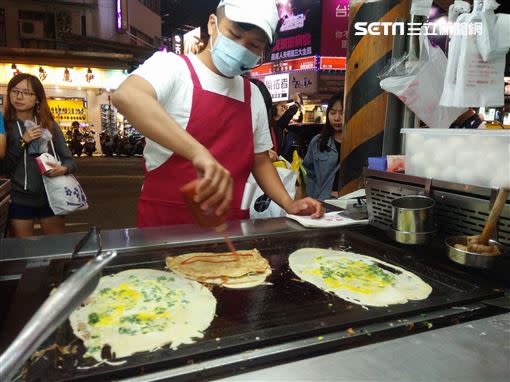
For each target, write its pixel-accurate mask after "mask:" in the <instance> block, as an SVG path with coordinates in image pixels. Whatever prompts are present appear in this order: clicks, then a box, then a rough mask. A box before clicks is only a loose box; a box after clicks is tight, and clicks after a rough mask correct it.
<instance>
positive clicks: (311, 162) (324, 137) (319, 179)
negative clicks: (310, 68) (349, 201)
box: [303, 94, 344, 201]
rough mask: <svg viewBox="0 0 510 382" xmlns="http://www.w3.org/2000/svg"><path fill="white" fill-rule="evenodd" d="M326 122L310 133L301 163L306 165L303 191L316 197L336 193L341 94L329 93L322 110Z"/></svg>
mask: <svg viewBox="0 0 510 382" xmlns="http://www.w3.org/2000/svg"><path fill="white" fill-rule="evenodd" d="M326 116H327V118H326V124H325V125H324V127H323V128H322V131H321V133H320V134H319V135H316V136H315V137H313V139H312V141H311V142H310V145H309V146H308V151H307V153H306V156H305V159H304V161H303V167H304V168H305V169H306V192H307V194H308V195H309V196H310V197H312V198H316V199H319V200H322V201H323V200H325V199H329V198H331V197H332V196H338V176H339V171H338V170H339V169H340V147H341V144H342V129H343V125H344V112H343V94H338V95H335V96H333V97H332V98H331V99H330V100H329V103H328V108H327V111H326Z"/></svg>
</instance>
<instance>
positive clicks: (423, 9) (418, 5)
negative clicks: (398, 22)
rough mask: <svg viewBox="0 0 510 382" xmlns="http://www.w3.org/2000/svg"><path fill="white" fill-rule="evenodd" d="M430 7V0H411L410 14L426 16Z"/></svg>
mask: <svg viewBox="0 0 510 382" xmlns="http://www.w3.org/2000/svg"><path fill="white" fill-rule="evenodd" d="M431 7H432V0H413V1H412V2H411V14H412V15H415V16H425V17H427V16H428V15H429V12H430V8H431Z"/></svg>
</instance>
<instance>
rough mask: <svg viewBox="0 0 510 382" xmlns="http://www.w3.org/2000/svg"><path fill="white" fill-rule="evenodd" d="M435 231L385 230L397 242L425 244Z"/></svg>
mask: <svg viewBox="0 0 510 382" xmlns="http://www.w3.org/2000/svg"><path fill="white" fill-rule="evenodd" d="M436 233H437V231H432V232H406V231H398V230H396V229H393V228H392V229H390V230H389V231H387V234H388V237H390V239H392V240H395V241H396V242H397V243H400V244H406V245H425V244H427V242H428V241H429V240H430V239H431V238H433V237H434V236H435V235H436Z"/></svg>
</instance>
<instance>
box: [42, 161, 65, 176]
mask: <svg viewBox="0 0 510 382" xmlns="http://www.w3.org/2000/svg"><path fill="white" fill-rule="evenodd" d="M48 166H50V167H51V170H48V171H46V172H45V173H44V175H45V176H47V177H49V178H54V177H56V176H62V175H65V174H67V171H68V168H67V167H66V166H61V165H59V164H53V163H48Z"/></svg>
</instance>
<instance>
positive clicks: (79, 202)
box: [42, 175, 89, 215]
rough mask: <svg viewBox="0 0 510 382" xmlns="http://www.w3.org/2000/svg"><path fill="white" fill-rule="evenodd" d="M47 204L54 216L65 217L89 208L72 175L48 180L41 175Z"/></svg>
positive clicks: (48, 178) (81, 190)
mask: <svg viewBox="0 0 510 382" xmlns="http://www.w3.org/2000/svg"><path fill="white" fill-rule="evenodd" d="M42 178H43V182H44V188H45V189H46V195H48V202H49V204H50V207H51V210H52V211H53V213H54V214H55V215H67V214H70V213H71V212H74V211H79V210H86V209H87V208H89V205H88V203H87V197H86V196H85V192H83V189H82V188H81V186H80V183H78V181H77V180H76V178H75V177H74V175H63V176H56V177H54V178H50V177H47V176H44V175H43V177H42Z"/></svg>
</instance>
